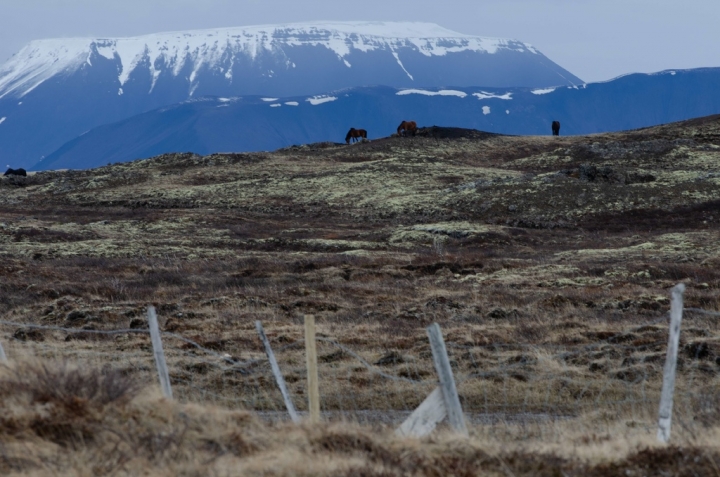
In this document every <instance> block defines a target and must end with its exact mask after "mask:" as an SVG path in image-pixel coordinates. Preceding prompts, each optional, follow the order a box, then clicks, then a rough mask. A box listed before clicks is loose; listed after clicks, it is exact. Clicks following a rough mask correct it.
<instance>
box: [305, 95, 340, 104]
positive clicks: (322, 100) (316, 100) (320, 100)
mask: <svg viewBox="0 0 720 477" xmlns="http://www.w3.org/2000/svg"><path fill="white" fill-rule="evenodd" d="M335 100H337V97H335V96H313V97H312V98H308V99H306V100H305V101H307V102H309V103H310V104H312V105H313V106H317V105H318V104H323V103H329V102H330V101H335Z"/></svg>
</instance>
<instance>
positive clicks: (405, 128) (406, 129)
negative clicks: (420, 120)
mask: <svg viewBox="0 0 720 477" xmlns="http://www.w3.org/2000/svg"><path fill="white" fill-rule="evenodd" d="M416 132H417V123H416V122H415V121H403V122H401V123H400V126H398V128H397V133H398V136H407V135H408V134H409V135H411V136H415V133H416Z"/></svg>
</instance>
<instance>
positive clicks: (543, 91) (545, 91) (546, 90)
mask: <svg viewBox="0 0 720 477" xmlns="http://www.w3.org/2000/svg"><path fill="white" fill-rule="evenodd" d="M556 89H557V88H542V89H534V90H532V91H530V92H531V93H532V94H548V93H552V92H553V91H555V90H556Z"/></svg>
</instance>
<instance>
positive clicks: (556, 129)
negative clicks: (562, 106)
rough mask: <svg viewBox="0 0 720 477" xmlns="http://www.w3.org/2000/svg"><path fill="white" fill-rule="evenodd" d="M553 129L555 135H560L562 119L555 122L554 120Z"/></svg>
mask: <svg viewBox="0 0 720 477" xmlns="http://www.w3.org/2000/svg"><path fill="white" fill-rule="evenodd" d="M552 131H553V136H559V135H560V121H553V122H552Z"/></svg>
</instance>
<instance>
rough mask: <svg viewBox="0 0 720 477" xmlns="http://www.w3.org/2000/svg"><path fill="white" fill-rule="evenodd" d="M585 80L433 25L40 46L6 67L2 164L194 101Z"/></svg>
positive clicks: (314, 27) (1, 80) (270, 29)
mask: <svg viewBox="0 0 720 477" xmlns="http://www.w3.org/2000/svg"><path fill="white" fill-rule="evenodd" d="M581 83H582V81H581V80H580V79H578V78H576V77H575V76H573V75H572V74H571V73H569V72H568V71H566V70H564V69H563V68H561V67H560V66H558V65H557V64H555V63H553V62H552V61H550V60H549V59H548V58H547V57H545V56H544V55H543V54H542V53H540V52H539V51H537V50H536V49H535V48H533V47H532V46H530V45H527V44H525V43H522V42H519V41H515V40H502V39H491V38H482V37H476V36H470V35H463V34H460V33H456V32H453V31H450V30H446V29H444V28H442V27H439V26H438V25H434V24H427V23H318V24H291V25H274V26H273V25H268V26H255V27H243V28H227V29H215V30H203V31H190V32H173V33H160V34H154V35H147V36H141V37H135V38H121V39H60V40H42V41H35V42H32V43H30V44H29V45H27V46H26V47H25V48H23V49H22V50H21V51H20V52H19V53H18V54H16V55H15V56H14V57H13V58H11V59H10V60H9V61H8V62H7V63H6V64H5V65H3V66H2V67H0V117H4V118H6V119H5V120H4V121H3V122H2V123H0V157H3V158H7V160H8V161H10V162H12V163H13V164H14V165H17V166H26V167H27V166H30V165H32V164H34V163H35V162H37V161H38V160H39V159H40V158H41V157H42V156H45V155H47V154H49V153H50V152H52V151H53V150H55V149H57V148H58V147H59V146H61V145H62V144H63V143H64V142H66V141H68V140H70V139H72V138H73V137H75V136H77V135H79V134H82V133H83V132H84V131H87V130H89V129H91V128H94V127H97V126H99V125H102V124H106V123H111V122H114V121H118V120H121V119H123V118H127V117H130V116H133V115H136V114H138V113H142V112H144V111H149V110H152V109H155V108H158V107H161V106H164V105H169V104H173V103H178V102H180V101H185V100H188V99H190V98H194V97H201V96H207V95H213V96H227V97H232V96H245V95H266V96H279V97H283V96H295V95H311V94H318V93H322V92H326V91H333V90H337V89H341V88H348V87H356V86H367V85H387V86H392V87H439V86H444V85H453V86H471V85H483V86H487V87H492V86H507V87H519V86H524V87H549V86H557V85H574V84H581Z"/></svg>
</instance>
